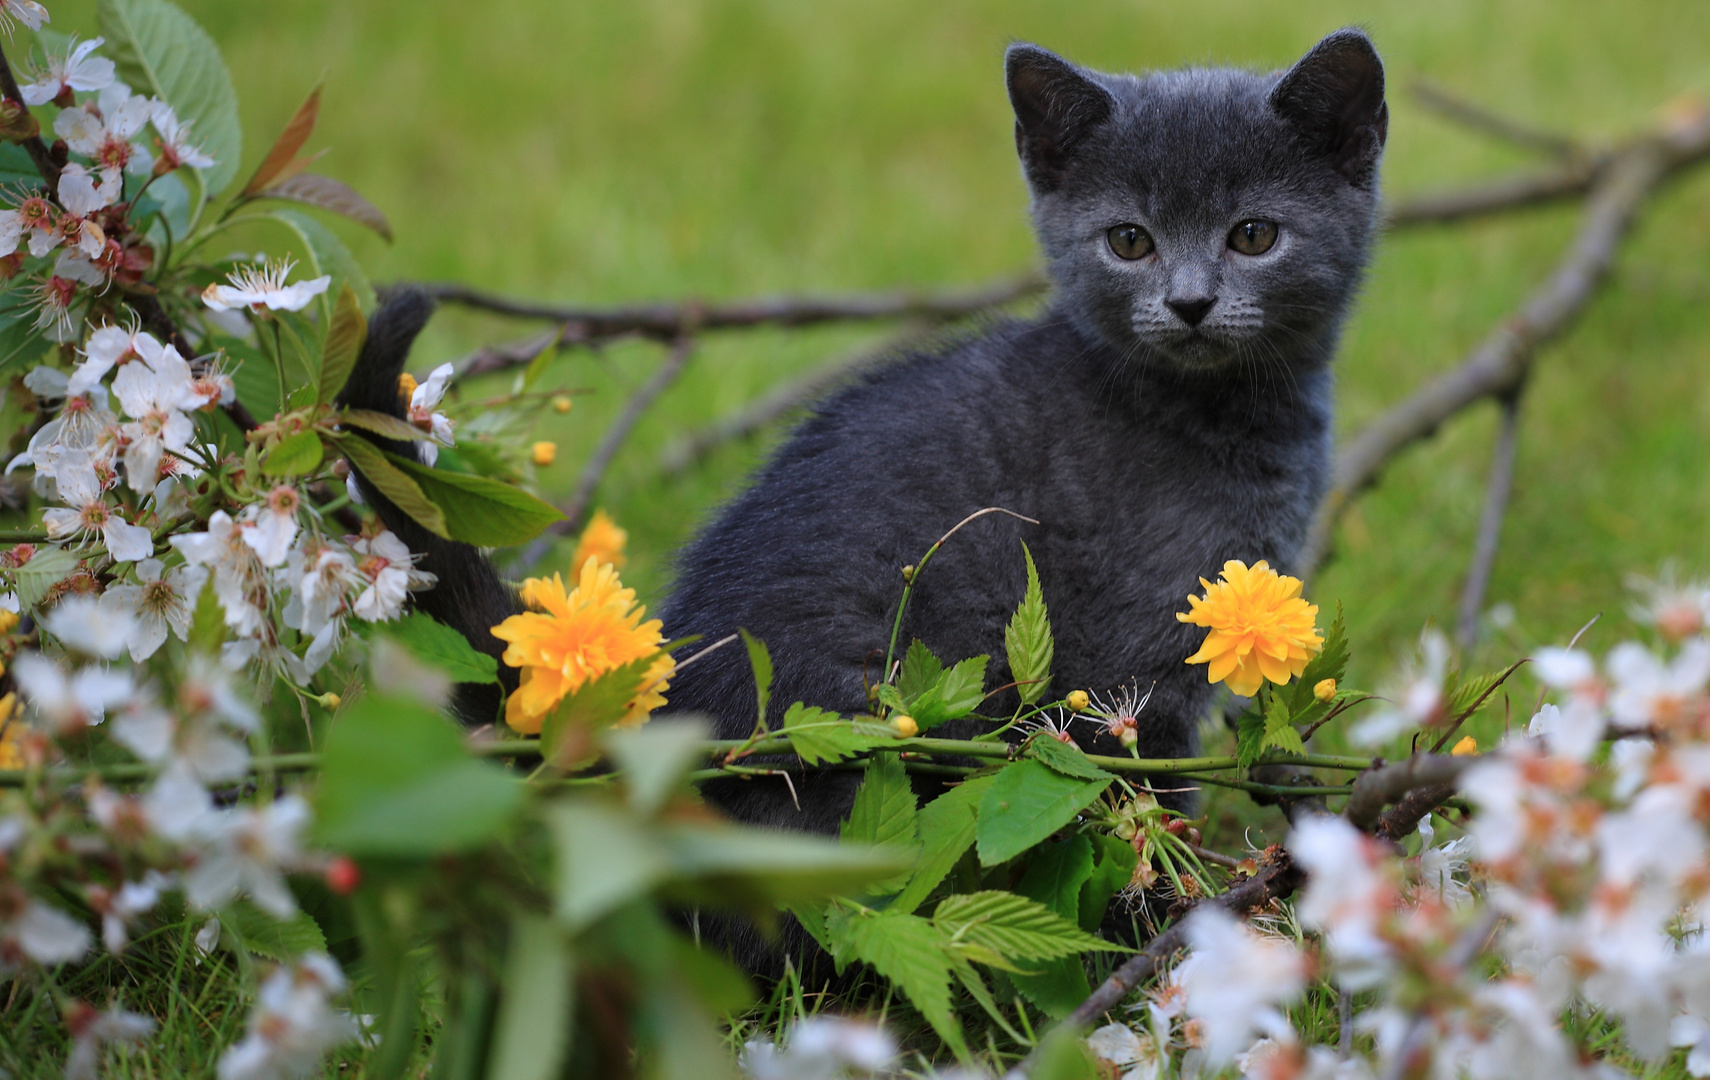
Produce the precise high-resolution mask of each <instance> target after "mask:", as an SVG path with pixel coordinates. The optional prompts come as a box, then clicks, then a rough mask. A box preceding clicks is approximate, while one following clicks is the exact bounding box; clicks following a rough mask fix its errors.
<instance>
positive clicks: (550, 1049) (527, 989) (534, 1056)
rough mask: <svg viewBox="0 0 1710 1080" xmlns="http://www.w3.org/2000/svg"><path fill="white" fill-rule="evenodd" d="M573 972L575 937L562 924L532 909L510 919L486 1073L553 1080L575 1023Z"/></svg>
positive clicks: (496, 1077)
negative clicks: (565, 931)
mask: <svg viewBox="0 0 1710 1080" xmlns="http://www.w3.org/2000/svg"><path fill="white" fill-rule="evenodd" d="M574 972H575V963H574V961H573V959H572V957H571V953H570V942H569V940H568V939H567V937H566V935H565V933H564V931H563V930H562V929H561V928H559V927H558V925H557V924H555V923H554V922H553V921H552V920H550V919H544V918H541V917H540V916H537V915H528V914H519V915H517V916H516V917H515V918H513V919H512V920H511V940H510V942H509V943H508V944H507V945H506V946H505V971H504V982H503V983H502V986H503V988H504V990H503V993H502V995H501V996H500V999H499V1009H498V1015H497V1016H496V1017H495V1018H494V1022H493V1045H492V1049H491V1051H490V1052H489V1057H488V1067H487V1071H486V1072H485V1073H483V1075H484V1076H487V1077H489V1078H491V1080H551V1078H552V1077H555V1076H557V1075H559V1067H560V1065H561V1064H562V1062H563V1060H564V1054H565V1052H566V1051H567V1050H568V1049H569V1045H570V1033H571V1032H572V1031H573V1030H574V1029H575V1026H576V1025H575V1014H574V1011H573V1010H574V1008H575V982H574V979H573V974H574Z"/></svg>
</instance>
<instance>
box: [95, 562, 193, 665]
mask: <svg viewBox="0 0 1710 1080" xmlns="http://www.w3.org/2000/svg"><path fill="white" fill-rule="evenodd" d="M207 578H208V571H207V569H206V568H205V567H201V566H175V567H173V568H172V569H171V570H170V571H166V570H165V564H163V563H162V562H161V561H160V560H159V559H142V560H140V561H139V562H138V563H137V580H138V581H139V582H140V584H137V585H109V586H108V587H107V591H106V592H105V593H103V594H102V595H101V602H102V604H103V605H104V606H106V607H108V608H110V609H112V610H114V611H117V612H121V613H124V614H126V615H129V616H130V618H131V620H132V622H131V631H130V634H129V636H128V637H127V638H126V639H125V645H126V647H127V648H128V649H129V650H130V654H131V659H132V660H135V661H137V662H138V663H141V662H142V661H144V660H147V659H148V658H149V657H151V656H153V655H154V654H155V651H156V650H158V649H159V648H160V647H161V646H162V645H164V644H166V635H167V634H168V633H169V632H170V633H172V634H176V635H177V637H178V640H179V641H186V640H188V639H189V636H190V616H191V614H192V613H193V611H194V609H195V606H196V597H197V595H199V594H200V593H201V591H202V585H203V583H204V582H205V581H207Z"/></svg>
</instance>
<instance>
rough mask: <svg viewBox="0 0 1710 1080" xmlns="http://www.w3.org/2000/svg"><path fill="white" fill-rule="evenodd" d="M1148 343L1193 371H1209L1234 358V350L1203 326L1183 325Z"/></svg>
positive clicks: (1219, 336)
mask: <svg viewBox="0 0 1710 1080" xmlns="http://www.w3.org/2000/svg"><path fill="white" fill-rule="evenodd" d="M1149 344H1151V345H1152V347H1153V348H1155V349H1157V350H1158V351H1159V352H1161V353H1163V354H1164V355H1165V356H1166V357H1168V358H1169V359H1170V360H1171V361H1173V362H1174V363H1176V364H1178V365H1180V366H1181V367H1184V368H1189V369H1191V370H1194V371H1209V370H1211V369H1214V368H1220V367H1223V366H1224V365H1225V364H1228V363H1231V362H1233V361H1234V359H1235V350H1234V349H1233V348H1231V347H1230V344H1229V342H1227V341H1224V340H1222V336H1221V335H1217V336H1213V335H1212V334H1210V333H1208V332H1207V331H1206V330H1205V328H1204V327H1185V328H1183V329H1182V330H1180V331H1178V332H1177V333H1175V334H1171V335H1170V336H1168V337H1166V338H1161V339H1154V340H1152V341H1151V342H1150V343H1149Z"/></svg>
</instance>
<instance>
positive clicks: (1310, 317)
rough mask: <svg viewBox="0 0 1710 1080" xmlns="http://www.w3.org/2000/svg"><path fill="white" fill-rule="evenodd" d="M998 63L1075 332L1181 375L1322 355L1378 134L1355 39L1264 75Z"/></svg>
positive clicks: (1363, 211) (1034, 50)
mask: <svg viewBox="0 0 1710 1080" xmlns="http://www.w3.org/2000/svg"><path fill="white" fill-rule="evenodd" d="M1006 66H1007V75H1008V83H1009V96H1010V101H1011V103H1012V104H1013V105H1014V106H1015V117H1016V122H1015V142H1016V148H1017V149H1018V150H1019V151H1020V154H1021V162H1022V169H1023V171H1024V172H1025V174H1026V176H1027V181H1028V184H1029V185H1030V186H1031V188H1032V189H1033V215H1034V221H1035V224H1036V226H1037V228H1038V232H1039V238H1040V242H1041V243H1042V244H1043V246H1044V248H1045V253H1046V256H1047V257H1048V258H1049V259H1050V262H1051V272H1052V276H1053V277H1054V278H1055V279H1056V281H1057V284H1058V287H1059V291H1060V294H1061V300H1062V303H1063V304H1064V305H1065V307H1066V309H1067V311H1068V312H1069V314H1070V315H1071V317H1072V318H1074V319H1075V321H1076V322H1077V323H1078V324H1080V325H1081V326H1082V328H1083V329H1084V330H1087V331H1089V332H1092V333H1094V334H1096V335H1097V336H1099V337H1101V338H1103V339H1105V340H1106V341H1108V342H1109V343H1110V344H1112V345H1113V346H1115V347H1116V348H1117V349H1119V350H1121V351H1123V352H1124V353H1132V354H1136V355H1140V356H1142V357H1144V358H1145V359H1148V360H1150V359H1153V358H1160V359H1162V360H1163V361H1165V362H1168V363H1171V364H1173V365H1175V366H1177V367H1179V368H1181V369H1186V370H1202V371H1206V370H1214V369H1217V368H1220V367H1222V366H1223V365H1225V364H1230V363H1237V362H1247V361H1249V360H1257V361H1259V362H1271V361H1274V360H1276V359H1285V358H1290V357H1296V356H1301V355H1303V353H1304V355H1309V356H1314V357H1322V356H1323V355H1324V354H1325V348H1324V346H1326V345H1327V344H1328V343H1329V341H1330V339H1331V337H1332V331H1333V330H1334V328H1335V326H1336V325H1337V323H1338V322H1339V320H1340V318H1341V316H1342V313H1343V311H1344V310H1345V308H1346V307H1347V303H1348V299H1349V297H1350V296H1351V295H1352V293H1353V290H1354V287H1355V285H1356V283H1357V282H1358V279H1359V275H1360V271H1361V269H1362V267H1363V266H1364V265H1365V261H1366V251H1367V247H1368V245H1369V242H1370V238H1371V233H1372V225H1373V218H1374V214H1375V210H1376V205H1377V174H1378V159H1379V157H1380V155H1381V154H1382V152H1383V143H1384V136H1385V133H1386V131H1387V129H1388V125H1389V109H1388V106H1386V105H1385V104H1384V93H1383V63H1382V61H1380V60H1379V59H1378V55H1377V51H1376V50H1375V49H1373V48H1372V43H1371V41H1370V40H1369V39H1367V37H1366V36H1365V34H1363V33H1361V32H1360V31H1358V30H1340V31H1337V32H1336V33H1334V34H1331V35H1330V36H1329V37H1327V38H1325V39H1324V40H1323V41H1321V42H1319V43H1318V45H1317V46H1315V47H1314V48H1313V49H1312V51H1311V52H1309V53H1307V54H1306V56H1305V57H1304V58H1303V59H1301V61H1300V62H1299V63H1297V64H1295V66H1294V67H1293V68H1291V69H1290V70H1289V71H1287V72H1282V73H1275V74H1270V75H1258V74H1253V73H1251V72H1246V71H1237V70H1232V69H1189V70H1183V71H1170V72H1162V73H1158V74H1153V75H1148V76H1145V77H1136V76H1132V75H1105V74H1102V73H1099V72H1095V71H1088V70H1086V69H1084V68H1079V67H1076V66H1075V65H1073V64H1071V63H1069V62H1067V61H1066V60H1063V59H1061V58H1060V57H1058V56H1056V55H1055V54H1053V53H1050V52H1048V51H1046V50H1044V49H1041V48H1039V47H1037V46H1034V45H1013V46H1011V47H1010V49H1009V53H1008V55H1007V57H1006Z"/></svg>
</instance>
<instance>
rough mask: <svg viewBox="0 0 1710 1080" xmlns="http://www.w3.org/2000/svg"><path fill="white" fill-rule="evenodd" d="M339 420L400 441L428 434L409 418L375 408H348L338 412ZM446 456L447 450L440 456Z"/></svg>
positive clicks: (466, 448)
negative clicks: (377, 410)
mask: <svg viewBox="0 0 1710 1080" xmlns="http://www.w3.org/2000/svg"><path fill="white" fill-rule="evenodd" d="M338 422H339V423H340V424H343V425H345V426H346V427H354V428H361V429H362V430H363V431H372V432H373V433H374V434H376V435H379V436H380V437H382V438H386V439H396V440H398V441H399V442H414V441H416V440H418V439H421V438H423V437H424V436H425V435H426V434H427V433H426V432H424V431H423V430H422V429H421V428H419V427H416V426H415V425H414V424H412V423H410V422H409V421H408V420H400V419H398V418H397V417H396V416H391V415H388V414H386V413H383V412H375V411H374V410H373V409H346V410H344V411H343V412H341V413H339V414H338ZM448 449H449V448H448ZM456 449H458V450H463V451H467V450H468V449H469V448H468V447H467V446H458V447H456ZM445 456H446V452H445V451H442V452H441V453H440V457H442V458H443V457H445Z"/></svg>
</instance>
